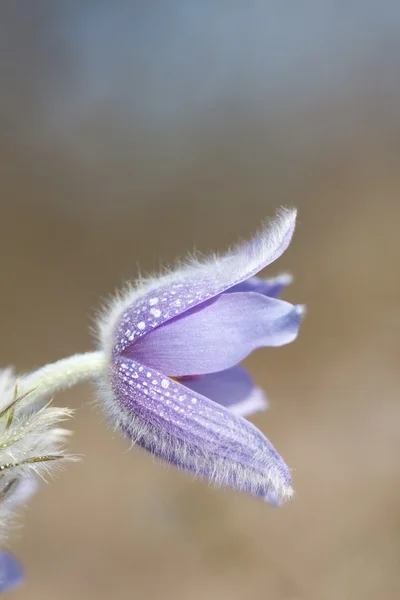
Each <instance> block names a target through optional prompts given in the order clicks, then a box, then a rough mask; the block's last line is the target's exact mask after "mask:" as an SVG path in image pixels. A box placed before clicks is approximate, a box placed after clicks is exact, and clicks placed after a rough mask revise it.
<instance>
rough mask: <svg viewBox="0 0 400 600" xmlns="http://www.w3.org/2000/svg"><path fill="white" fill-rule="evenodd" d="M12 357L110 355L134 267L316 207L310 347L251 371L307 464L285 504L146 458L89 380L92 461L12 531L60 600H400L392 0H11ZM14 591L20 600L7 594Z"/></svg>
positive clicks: (7, 184) (223, 242)
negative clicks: (115, 319)
mask: <svg viewBox="0 0 400 600" xmlns="http://www.w3.org/2000/svg"><path fill="white" fill-rule="evenodd" d="M0 67H1V69H0V91H1V94H0V203H1V218H0V272H1V279H0V282H1V283H0V305H1V313H0V314H1V319H0V327H1V344H0V363H1V364H4V365H6V364H9V363H13V364H15V365H16V366H17V368H18V369H19V370H21V371H24V370H28V369H32V368H34V367H36V366H39V365H41V364H43V363H45V362H47V361H53V360H55V359H57V358H61V357H62V356H66V355H68V354H71V353H74V352H77V351H83V350H88V349H90V348H91V347H92V346H93V340H92V337H91V335H90V331H89V329H90V326H91V325H92V322H93V315H94V314H95V310H96V308H98V307H99V305H100V299H101V298H102V297H105V296H107V295H108V294H109V293H111V292H112V291H113V290H114V289H115V288H116V287H118V286H119V285H120V284H121V283H123V282H124V281H125V280H126V279H127V278H131V277H134V276H135V274H136V273H137V271H138V268H139V266H140V268H141V269H142V270H144V271H151V270H152V269H155V268H158V267H159V266H160V265H164V264H169V263H171V262H172V261H173V260H174V259H175V258H177V257H179V256H182V255H184V254H185V253H186V252H188V251H191V250H193V248H194V247H195V248H197V249H198V250H200V251H202V252H209V251H212V250H223V249H224V248H226V246H227V245H229V244H231V243H233V242H235V241H236V240H237V238H238V237H245V236H247V235H249V234H250V233H251V232H252V231H254V230H255V229H257V228H258V226H259V223H260V221H261V220H262V219H264V218H265V217H266V216H270V215H272V214H273V213H274V212H275V209H276V208H277V207H278V206H280V205H291V206H293V205H295V206H297V207H298V208H299V224H298V228H297V231H296V235H295V238H294V240H293V243H292V246H291V247H290V249H289V250H288V251H287V253H286V254H285V255H284V256H283V257H282V258H281V259H280V261H279V263H277V264H274V265H272V266H271V267H270V268H269V270H268V273H269V274H273V273H277V272H279V271H280V270H290V271H292V272H293V273H294V275H295V284H294V285H293V286H292V288H291V289H290V290H288V294H287V298H288V299H290V300H292V301H296V302H304V303H306V304H307V305H308V311H309V314H308V317H307V319H306V321H305V323H304V326H303V329H302V331H301V335H300V337H299V339H298V340H297V341H296V343H295V344H293V345H291V346H288V347H285V348H282V349H268V350H262V351H259V352H257V353H256V354H255V355H254V356H252V357H251V358H250V359H249V360H248V361H247V362H248V366H249V368H250V369H251V370H252V372H253V374H254V377H255V378H256V380H257V381H258V382H259V384H260V385H262V386H263V387H265V389H266V390H267V392H268V394H269V396H270V399H271V405H272V408H271V410H270V411H269V412H268V413H266V414H263V415H258V416H256V417H255V418H254V422H255V423H256V424H257V426H259V427H260V428H261V429H262V430H263V431H264V432H265V433H266V434H267V435H268V436H269V437H270V439H271V440H272V441H273V443H274V444H275V446H276V447H277V448H278V449H279V450H280V451H281V452H282V454H283V455H284V457H285V459H286V461H287V462H288V463H289V465H290V466H292V467H293V478H294V484H295V487H296V491H297V497H296V500H295V501H294V502H293V503H292V504H291V505H289V506H286V507H285V508H283V509H281V510H279V511H278V510H273V509H269V508H268V507H266V506H264V505H262V504H261V503H259V502H257V501H255V500H253V499H251V498H247V497H245V496H243V495H240V494H235V493H233V492H221V491H216V490H212V489H210V488H208V486H207V484H205V483H203V482H198V481H193V480H192V478H191V477H189V476H186V475H185V474H182V473H178V472H176V471H174V470H173V469H171V468H169V469H168V468H164V467H162V466H160V465H159V464H155V463H153V461H152V459H151V457H149V456H148V455H145V454H142V453H140V452H139V451H136V450H135V449H133V450H131V451H128V448H129V445H128V444H127V443H126V442H125V441H124V440H122V439H120V438H119V437H118V436H114V435H112V434H111V432H110V431H107V428H106V425H105V424H104V423H103V422H102V421H101V415H100V411H99V410H96V409H94V408H93V402H92V401H93V398H94V395H93V392H92V390H90V388H89V387H84V386H83V387H81V388H77V389H76V390H72V391H70V392H69V393H68V394H67V393H66V394H63V395H60V396H59V397H57V398H56V401H57V402H59V403H60V404H68V405H71V406H73V407H76V408H78V407H79V410H78V411H77V414H76V418H75V420H74V421H73V423H72V424H71V426H72V428H73V430H74V431H75V435H74V438H73V440H72V444H71V445H72V449H73V451H74V452H76V453H79V454H83V455H84V457H85V460H84V462H83V463H81V464H77V465H73V466H71V467H70V468H69V469H68V470H67V471H66V472H65V473H63V474H62V475H61V477H60V478H59V479H58V480H57V481H56V482H53V483H51V485H49V486H45V487H43V488H42V490H41V491H40V493H39V494H38V495H37V496H36V497H35V498H34V499H33V500H32V502H31V503H30V506H29V508H28V509H27V510H26V511H25V513H24V516H23V519H22V521H21V522H23V523H24V526H23V527H21V528H20V529H18V530H17V531H16V532H15V535H14V537H13V538H12V540H10V548H12V549H13V550H14V551H15V552H16V553H17V554H18V555H19V556H20V557H21V558H22V560H23V562H24V564H25V566H26V571H27V579H28V583H27V585H26V586H25V588H22V589H21V590H18V591H16V592H15V593H14V597H15V598H21V599H25V598H26V599H27V598H29V599H30V600H36V599H40V600H47V599H49V600H50V599H51V600H53V599H54V598H57V599H60V600H64V599H66V600H67V599H68V600H69V599H70V598H74V599H76V600H78V599H79V600H80V599H85V600H86V599H88V598H94V599H98V600H101V599H106V598H115V599H119V598H121V599H122V598H126V597H133V598H140V599H141V598H143V599H144V598H146V599H162V600H188V599H190V600H205V599H210V598H216V599H218V600H224V599H229V600H242V599H243V598H247V599H248V600H250V599H253V598H254V599H255V600H258V599H264V598H271V599H273V600H342V599H343V600H345V599H347V598H351V599H352V600H397V599H398V598H399V597H400V576H399V566H400V564H399V562H400V560H399V556H400V541H399V536H400V511H399V500H400V475H399V472H400V471H399V466H400V459H399V456H400V453H399V450H400V428H399V422H400V419H399V417H400V405H399V394H400V375H399V368H398V363H399V357H400V342H399V339H400V276H399V262H400V239H399V233H398V232H399V223H400V200H399V195H400V169H399V159H400V75H399V73H400V5H399V4H398V3H397V2H394V1H389V0H384V1H382V2H370V1H368V0H353V1H349V0H347V1H346V2H345V1H343V2H340V1H333V0H332V1H328V0H319V1H317V0H314V1H311V0H308V1H307V0H305V1H303V2H293V1H292V2H291V1H280V2H278V1H277V0H273V1H271V2H267V1H262V0H259V1H255V0H254V1H251V0H250V1H247V2H239V1H235V0H230V1H228V0H225V1H224V0H219V1H218V0H217V1H211V0H202V1H201V2H196V1H194V0H185V1H184V2H183V1H182V2H178V1H177V0H170V1H164V2H161V1H157V0H154V1H153V2H144V1H142V2H140V1H131V2H123V1H116V2H112V3H111V2H101V1H98V2H94V1H87V2H80V1H77V0H75V1H73V0H71V1H69V2H61V1H58V0H56V1H54V0H53V1H43V0H37V1H36V2H30V1H29V0H25V1H20V0H17V1H16V0H3V2H2V3H1V6H0ZM10 597H12V596H11V595H10Z"/></svg>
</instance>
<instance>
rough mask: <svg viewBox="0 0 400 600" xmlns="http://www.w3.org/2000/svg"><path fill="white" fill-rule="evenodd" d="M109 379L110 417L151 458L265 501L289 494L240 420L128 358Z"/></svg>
mask: <svg viewBox="0 0 400 600" xmlns="http://www.w3.org/2000/svg"><path fill="white" fill-rule="evenodd" d="M109 376H110V380H109V384H110V390H108V393H107V392H106V396H105V405H106V408H107V409H108V412H109V415H110V417H111V418H112V420H113V422H114V423H117V424H118V425H119V427H120V428H121V429H122V430H123V431H124V432H125V433H126V434H127V435H128V436H129V437H130V439H131V440H133V441H134V442H137V443H138V444H139V445H140V446H142V447H143V448H145V449H147V450H148V451H150V452H151V453H152V454H154V455H156V456H159V457H161V458H163V459H164V460H166V461H168V462H170V463H172V464H174V465H176V466H178V467H180V468H182V469H185V470H188V471H192V472H194V473H196V474H197V475H200V476H203V477H206V478H208V479H209V480H211V481H213V482H215V483H217V484H219V485H223V486H229V487H232V488H236V489H238V490H242V491H246V492H249V493H252V494H254V495H256V496H260V497H262V498H264V499H266V500H268V499H269V497H273V498H275V497H276V498H279V499H280V500H285V499H288V498H290V497H291V495H292V494H293V490H292V487H291V478H290V472H289V469H288V468H287V466H286V464H285V463H284V461H283V460H282V458H281V457H280V456H279V454H278V453H277V452H276V450H275V449H274V447H273V446H272V444H271V443H270V442H269V441H268V440H267V438H266V437H265V436H264V435H263V434H262V433H261V431H259V430H258V429H257V428H256V427H254V425H252V424H251V423H249V422H248V421H246V420H245V419H243V418H242V417H237V416H235V415H234V414H233V413H232V412H230V411H229V410H227V409H226V408H225V407H223V406H220V405H218V404H216V403H215V402H213V401H212V400H209V399H208V398H205V397H204V396H202V395H201V394H198V393H197V392H194V391H189V390H188V388H186V387H185V386H183V385H182V384H180V383H179V382H177V381H174V380H173V379H169V378H167V377H164V376H163V375H162V374H160V373H159V372H157V371H155V370H154V369H151V368H150V369H148V368H147V367H144V366H143V365H141V364H140V363H137V362H135V361H134V360H132V359H129V358H125V359H124V358H118V359H116V360H115V361H114V362H113V363H112V364H111V365H110V373H109ZM102 391H103V394H104V392H105V390H104V389H103V390H102ZM110 392H111V393H110ZM271 494H272V496H271Z"/></svg>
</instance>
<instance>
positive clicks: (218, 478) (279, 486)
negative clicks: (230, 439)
mask: <svg viewBox="0 0 400 600" xmlns="http://www.w3.org/2000/svg"><path fill="white" fill-rule="evenodd" d="M97 388H98V393H99V396H100V397H101V399H102V401H103V408H104V410H105V413H106V415H107V416H108V419H109V422H110V424H112V425H113V426H114V428H115V430H119V431H121V432H123V433H124V434H125V435H126V436H127V437H128V438H129V439H130V440H131V441H132V443H133V444H136V445H139V446H140V447H142V448H145V449H146V450H149V451H150V452H151V454H152V455H153V456H156V457H158V458H161V459H162V460H163V461H166V462H167V463H170V464H173V465H176V466H178V467H180V468H183V469H184V470H186V471H191V472H192V473H194V474H195V475H197V476H199V477H201V478H206V479H207V480H208V481H209V482H210V483H211V484H213V485H215V486H218V487H230V488H235V489H237V490H242V491H246V492H248V493H250V494H253V495H256V496H260V497H262V498H264V499H265V500H268V501H270V498H274V502H275V503H281V502H286V501H288V500H290V499H291V498H292V497H293V495H294V490H293V488H292V487H291V485H290V484H288V482H287V480H286V479H285V478H284V477H283V476H282V472H281V471H280V470H279V469H278V468H276V469H270V471H269V472H268V474H267V475H266V474H265V473H261V472H259V471H257V470H255V469H252V468H250V467H248V466H245V465H242V464H240V463H238V462H235V461H233V460H231V459H228V458H225V457H223V456H222V455H219V454H218V453H217V452H216V453H213V452H210V451H205V450H204V449H202V447H201V446H200V445H199V446H195V445H193V444H191V443H189V442H188V441H186V440H184V439H181V438H178V437H177V436H175V435H173V434H171V433H169V432H168V430H167V429H162V428H161V427H156V426H154V425H152V424H151V423H149V422H147V421H146V422H145V421H144V420H143V419H142V418H140V416H139V415H137V414H133V413H132V412H131V411H128V410H127V409H125V408H124V407H123V406H122V405H121V403H120V402H119V401H118V399H116V398H115V395H114V393H113V391H112V388H111V383H110V381H109V380H108V378H105V379H104V380H99V381H98V382H97ZM262 452H263V450H260V455H259V456H254V464H257V463H258V461H259V459H261V458H262Z"/></svg>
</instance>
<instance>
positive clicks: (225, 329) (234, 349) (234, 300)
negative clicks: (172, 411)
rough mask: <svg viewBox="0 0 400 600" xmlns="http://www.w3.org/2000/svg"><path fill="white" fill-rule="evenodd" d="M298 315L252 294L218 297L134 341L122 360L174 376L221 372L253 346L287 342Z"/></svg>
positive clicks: (290, 307)
mask: <svg viewBox="0 0 400 600" xmlns="http://www.w3.org/2000/svg"><path fill="white" fill-rule="evenodd" d="M302 314H303V309H302V308H300V307H297V306H293V305H292V304H289V303H288V302H284V301H283V300H276V299H275V298H268V297H267V296H262V295H261V294H256V293H255V292H248V293H240V292H239V293H233V294H221V296H218V297H217V298H215V299H213V300H211V301H209V302H208V303H204V304H202V305H201V306H199V307H197V308H196V309H193V310H192V311H188V312H187V313H185V314H184V315H181V316H180V317H178V318H176V319H172V320H171V321H169V322H168V323H166V324H165V325H162V326H161V327H158V328H157V329H155V330H154V331H152V332H151V333H149V334H148V335H147V336H145V337H143V338H141V339H139V340H137V342H136V343H135V344H133V345H132V346H131V347H130V348H128V350H127V351H126V353H125V356H130V357H131V358H134V359H135V360H137V361H139V362H141V363H142V364H145V365H148V366H149V367H153V368H155V369H158V370H159V371H161V372H162V373H165V374H166V375H169V376H173V377H175V376H176V377H181V376H184V375H202V374H205V373H214V372H216V371H223V370H225V369H229V368H230V367H232V366H234V365H236V364H238V363H239V362H240V361H242V360H243V359H244V358H245V357H246V356H247V355H248V354H250V352H252V351H253V350H255V349H256V348H260V347H262V346H281V345H283V344H288V343H289V342H292V341H293V340H294V339H295V338H296V336H297V333H298V330H299V326H300V321H301V316H302Z"/></svg>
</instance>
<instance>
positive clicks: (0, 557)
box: [0, 550, 24, 593]
mask: <svg viewBox="0 0 400 600" xmlns="http://www.w3.org/2000/svg"><path fill="white" fill-rule="evenodd" d="M23 579H24V573H23V570H22V567H21V565H20V564H19V562H18V561H17V559H16V558H14V556H12V554H10V553H9V552H5V551H4V550H3V551H0V593H1V592H9V591H11V590H12V589H14V588H15V587H17V586H18V585H19V584H20V583H22V581H23Z"/></svg>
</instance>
